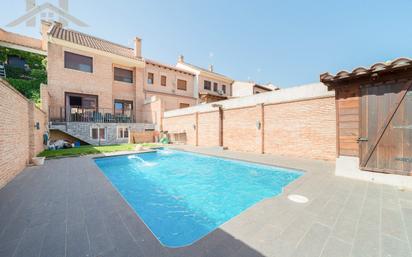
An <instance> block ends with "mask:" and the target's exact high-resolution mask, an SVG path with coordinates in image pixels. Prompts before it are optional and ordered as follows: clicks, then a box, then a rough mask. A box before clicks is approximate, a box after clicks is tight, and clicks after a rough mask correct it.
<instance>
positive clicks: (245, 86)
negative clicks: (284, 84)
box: [232, 81, 279, 97]
mask: <svg viewBox="0 0 412 257" xmlns="http://www.w3.org/2000/svg"><path fill="white" fill-rule="evenodd" d="M274 90H279V87H277V86H275V85H272V84H270V83H268V84H262V85H260V84H257V83H255V82H247V81H235V82H233V84H232V97H243V96H249V95H256V94H260V93H266V92H270V91H274Z"/></svg>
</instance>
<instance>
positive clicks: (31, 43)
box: [0, 28, 47, 55]
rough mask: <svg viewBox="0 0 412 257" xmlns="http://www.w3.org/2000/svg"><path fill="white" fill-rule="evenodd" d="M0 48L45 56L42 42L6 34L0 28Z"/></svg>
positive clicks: (6, 32)
mask: <svg viewBox="0 0 412 257" xmlns="http://www.w3.org/2000/svg"><path fill="white" fill-rule="evenodd" d="M0 46H2V47H6V48H11V49H17V50H22V51H25V52H29V53H36V54H41V55H47V52H46V49H45V45H44V44H43V42H42V40H40V39H37V38H32V37H26V36H23V35H19V34H16V33H12V32H8V31H5V30H3V29H1V28H0Z"/></svg>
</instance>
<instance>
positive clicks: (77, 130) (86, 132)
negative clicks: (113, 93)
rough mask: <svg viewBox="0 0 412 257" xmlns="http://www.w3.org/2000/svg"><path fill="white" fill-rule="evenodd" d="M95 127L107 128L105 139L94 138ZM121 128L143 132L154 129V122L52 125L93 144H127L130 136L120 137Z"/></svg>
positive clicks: (53, 127)
mask: <svg viewBox="0 0 412 257" xmlns="http://www.w3.org/2000/svg"><path fill="white" fill-rule="evenodd" d="M93 128H103V129H105V130H106V137H105V138H104V139H100V140H99V139H92V136H91V133H92V132H91V131H92V129H93ZM119 128H128V129H129V132H130V131H138V132H143V131H145V130H146V129H150V130H152V129H154V125H153V124H145V123H91V122H67V123H66V124H65V125H52V127H51V129H56V130H60V131H63V132H66V133H68V134H69V135H71V136H73V137H76V138H78V139H80V140H82V141H84V142H86V143H89V144H92V145H113V144H125V143H128V142H129V139H128V138H119V136H118V135H119V134H118V130H119Z"/></svg>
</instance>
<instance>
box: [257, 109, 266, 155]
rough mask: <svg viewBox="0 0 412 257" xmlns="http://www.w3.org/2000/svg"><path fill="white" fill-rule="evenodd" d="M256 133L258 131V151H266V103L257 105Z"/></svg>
mask: <svg viewBox="0 0 412 257" xmlns="http://www.w3.org/2000/svg"><path fill="white" fill-rule="evenodd" d="M256 109H257V110H256V111H257V119H256V129H257V131H256V133H257V148H256V149H257V151H258V152H259V153H261V154H263V153H265V106H264V104H263V103H262V104H258V105H256Z"/></svg>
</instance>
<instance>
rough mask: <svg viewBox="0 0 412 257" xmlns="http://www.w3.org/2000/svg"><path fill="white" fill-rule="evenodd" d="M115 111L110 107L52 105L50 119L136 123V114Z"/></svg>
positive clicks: (59, 120) (55, 120) (57, 120)
mask: <svg viewBox="0 0 412 257" xmlns="http://www.w3.org/2000/svg"><path fill="white" fill-rule="evenodd" d="M130 112H131V114H129V115H127V114H120V113H115V114H114V113H113V109H109V108H84V107H78V106H68V107H61V106H50V107H49V117H50V121H54V122H94V123H134V122H135V119H134V115H133V114H132V111H130Z"/></svg>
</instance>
